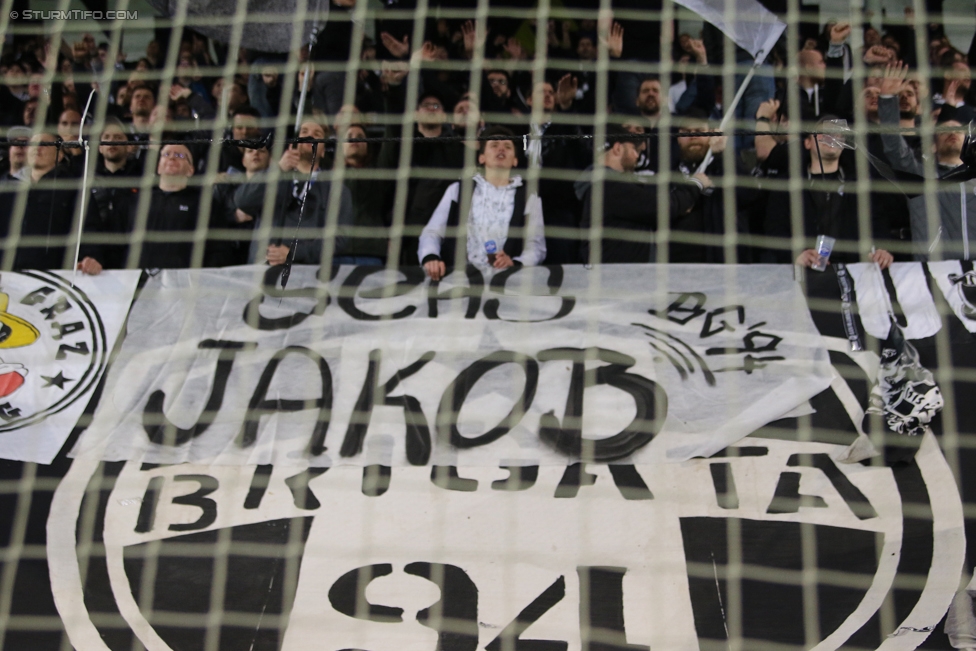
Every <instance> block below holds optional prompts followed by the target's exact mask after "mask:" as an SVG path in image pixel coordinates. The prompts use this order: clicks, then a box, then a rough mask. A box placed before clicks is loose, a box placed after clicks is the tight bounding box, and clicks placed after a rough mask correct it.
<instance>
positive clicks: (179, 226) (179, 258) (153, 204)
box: [129, 186, 200, 269]
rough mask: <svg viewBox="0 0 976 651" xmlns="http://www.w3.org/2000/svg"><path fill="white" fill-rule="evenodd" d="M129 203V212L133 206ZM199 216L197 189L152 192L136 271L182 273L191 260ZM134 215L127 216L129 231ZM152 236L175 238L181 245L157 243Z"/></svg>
mask: <svg viewBox="0 0 976 651" xmlns="http://www.w3.org/2000/svg"><path fill="white" fill-rule="evenodd" d="M136 203H137V202H133V208H135V204H136ZM199 215H200V188H197V187H192V186H187V187H186V188H184V189H182V190H179V191H178V192H165V191H163V190H160V189H159V187H158V186H157V187H154V188H153V189H152V197H151V200H150V203H149V214H148V215H147V218H146V240H145V241H144V242H143V243H142V251H141V253H140V256H139V267H140V268H142V269H184V268H187V267H189V266H190V264H191V262H192V260H193V241H192V238H193V233H194V231H195V230H196V228H197V220H198V219H199ZM136 216H137V215H136V211H135V210H133V212H132V213H130V218H129V219H130V221H129V224H130V228H131V227H132V226H133V225H135V224H136ZM154 233H167V234H179V235H181V236H182V238H181V241H177V242H172V241H165V242H164V241H159V240H157V239H156V238H154V237H153V234H154Z"/></svg>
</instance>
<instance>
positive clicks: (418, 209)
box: [383, 50, 464, 266]
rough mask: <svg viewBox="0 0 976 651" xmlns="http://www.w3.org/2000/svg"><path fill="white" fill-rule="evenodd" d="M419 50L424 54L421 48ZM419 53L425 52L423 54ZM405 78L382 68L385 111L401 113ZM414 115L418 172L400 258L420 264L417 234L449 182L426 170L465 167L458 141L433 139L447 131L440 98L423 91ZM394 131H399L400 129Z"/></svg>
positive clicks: (413, 181)
mask: <svg viewBox="0 0 976 651" xmlns="http://www.w3.org/2000/svg"><path fill="white" fill-rule="evenodd" d="M421 52H422V53H423V52H424V50H421ZM422 56H426V55H425V54H422ZM405 78H406V71H405V70H402V69H394V68H393V67H391V66H389V65H388V66H387V67H386V68H384V71H383V80H384V83H385V84H386V86H387V88H388V92H387V113H394V114H396V113H403V112H404V110H405V107H404V101H405V98H404V95H405V89H404V84H403V81H404V79H405ZM414 116H415V117H414V124H415V126H414V128H413V130H412V133H411V134H410V137H413V138H416V140H414V142H413V151H412V155H411V158H410V167H411V169H418V170H421V171H420V172H419V173H418V174H416V175H413V176H411V178H410V181H409V184H408V190H407V202H406V208H405V215H404V224H405V226H406V227H407V233H406V235H405V236H404V238H403V248H402V249H401V251H402V253H401V255H402V258H401V261H400V263H401V264H402V265H404V266H413V265H416V264H419V260H418V259H417V258H416V252H417V237H416V236H417V235H419V233H420V231H421V230H422V229H423V226H424V225H425V224H427V222H429V221H430V216H431V214H432V213H433V212H434V208H435V207H436V206H437V205H438V202H440V200H441V198H442V197H443V196H444V192H445V190H446V189H447V186H449V185H450V184H451V181H450V180H447V179H443V178H430V176H431V175H430V173H429V171H428V170H430V169H437V170H441V171H443V170H456V171H457V172H458V175H460V170H461V168H462V167H464V145H463V144H462V143H461V142H459V141H445V140H433V138H436V137H437V136H440V135H442V134H445V133H447V125H446V120H447V115H446V114H445V112H444V108H443V102H442V101H441V99H440V97H438V96H436V95H431V94H430V93H422V94H421V96H420V97H419V99H418V102H417V107H416V113H415V114H414ZM396 133H397V134H399V131H397V132H396ZM404 135H406V134H404ZM394 146H395V148H396V149H395V152H394V153H391V156H392V157H393V160H399V157H400V143H399V142H396V143H394ZM395 216H396V215H395V214H394V217H395ZM415 234H416V235H415Z"/></svg>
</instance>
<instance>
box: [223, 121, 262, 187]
mask: <svg viewBox="0 0 976 651" xmlns="http://www.w3.org/2000/svg"><path fill="white" fill-rule="evenodd" d="M260 117H261V114H260V113H258V111H257V109H255V108H252V107H250V106H244V107H241V108H239V109H237V112H236V113H234V117H233V119H232V122H231V128H230V137H231V138H232V139H234V140H257V139H259V138H260V137H261V130H260V129H259V128H258V120H259V119H260ZM247 151H248V150H247V149H245V148H244V146H243V145H235V144H232V143H224V145H223V146H222V147H221V151H220V167H219V169H218V171H219V172H227V173H230V174H240V173H241V172H243V171H244V154H245V153H246V152H247Z"/></svg>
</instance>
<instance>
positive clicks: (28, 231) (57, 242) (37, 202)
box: [0, 166, 78, 269]
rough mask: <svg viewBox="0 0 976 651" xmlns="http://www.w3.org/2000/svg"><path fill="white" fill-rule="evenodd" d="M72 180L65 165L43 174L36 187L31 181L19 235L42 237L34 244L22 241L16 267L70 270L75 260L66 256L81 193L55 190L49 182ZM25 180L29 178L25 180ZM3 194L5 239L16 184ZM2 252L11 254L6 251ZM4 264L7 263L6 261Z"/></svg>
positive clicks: (0, 216)
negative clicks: (78, 197) (41, 185)
mask: <svg viewBox="0 0 976 651" xmlns="http://www.w3.org/2000/svg"><path fill="white" fill-rule="evenodd" d="M64 179H69V181H68V183H69V184H72V185H73V184H75V183H76V182H77V181H76V179H72V178H71V177H70V176H69V174H68V172H67V170H66V169H65V168H64V167H63V166H58V167H55V168H54V169H53V170H51V171H50V172H48V173H47V174H45V175H44V176H43V177H41V180H40V181H39V182H38V184H39V185H40V184H43V185H47V186H48V187H36V186H34V185H33V184H32V187H31V189H30V191H29V192H28V194H27V203H26V205H25V206H24V217H23V221H22V222H21V225H20V237H22V238H27V237H30V238H38V237H40V238H43V240H41V241H39V242H35V243H31V244H26V243H21V244H19V245H18V246H17V250H16V252H15V254H14V262H13V268H14V269H67V268H69V267H70V266H71V264H72V263H73V262H74V256H72V257H71V259H67V258H66V254H67V253H68V245H69V243H70V240H71V235H72V234H71V226H72V222H73V220H74V217H75V207H76V203H75V202H76V200H77V196H78V192H77V191H76V190H75V189H74V188H72V189H54V188H51V187H50V185H51V184H54V183H58V181H59V180H61V181H64ZM24 183H26V181H24ZM3 190H4V191H3V192H2V194H0V237H2V238H3V239H4V240H6V239H7V238H8V237H9V236H10V234H11V229H12V227H13V222H14V219H13V217H14V215H13V211H14V207H15V206H16V202H17V192H16V190H17V188H16V187H15V184H14V183H11V184H9V186H6V187H4V189H3ZM3 255H4V256H6V255H9V252H8V251H7V250H4V251H3ZM4 263H5V262H4Z"/></svg>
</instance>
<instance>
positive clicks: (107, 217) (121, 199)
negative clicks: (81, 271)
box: [81, 156, 143, 269]
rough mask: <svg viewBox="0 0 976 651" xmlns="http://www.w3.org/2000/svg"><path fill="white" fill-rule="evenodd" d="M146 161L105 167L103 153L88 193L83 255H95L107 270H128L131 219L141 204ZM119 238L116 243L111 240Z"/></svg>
mask: <svg viewBox="0 0 976 651" xmlns="http://www.w3.org/2000/svg"><path fill="white" fill-rule="evenodd" d="M142 168H143V165H142V162H141V161H139V160H135V159H130V160H128V161H127V162H126V164H125V166H124V167H122V168H121V169H120V170H118V171H116V172H111V171H109V170H108V168H106V167H105V161H104V160H103V159H102V157H101V156H99V158H98V163H97V164H96V166H95V179H94V182H93V183H92V188H91V191H90V192H89V195H88V207H87V210H86V214H85V233H84V235H83V236H82V242H81V257H82V258H84V257H92V258H94V259H96V260H98V262H99V263H100V264H101V265H102V267H104V268H105V269H125V268H126V266H127V264H128V253H129V245H128V241H127V240H128V237H127V236H128V234H129V233H131V232H132V224H131V223H130V220H131V218H132V215H133V214H135V210H136V206H137V205H138V203H139V185H140V177H141V176H142ZM113 239H114V240H115V241H114V242H113V241H111V240H113Z"/></svg>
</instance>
